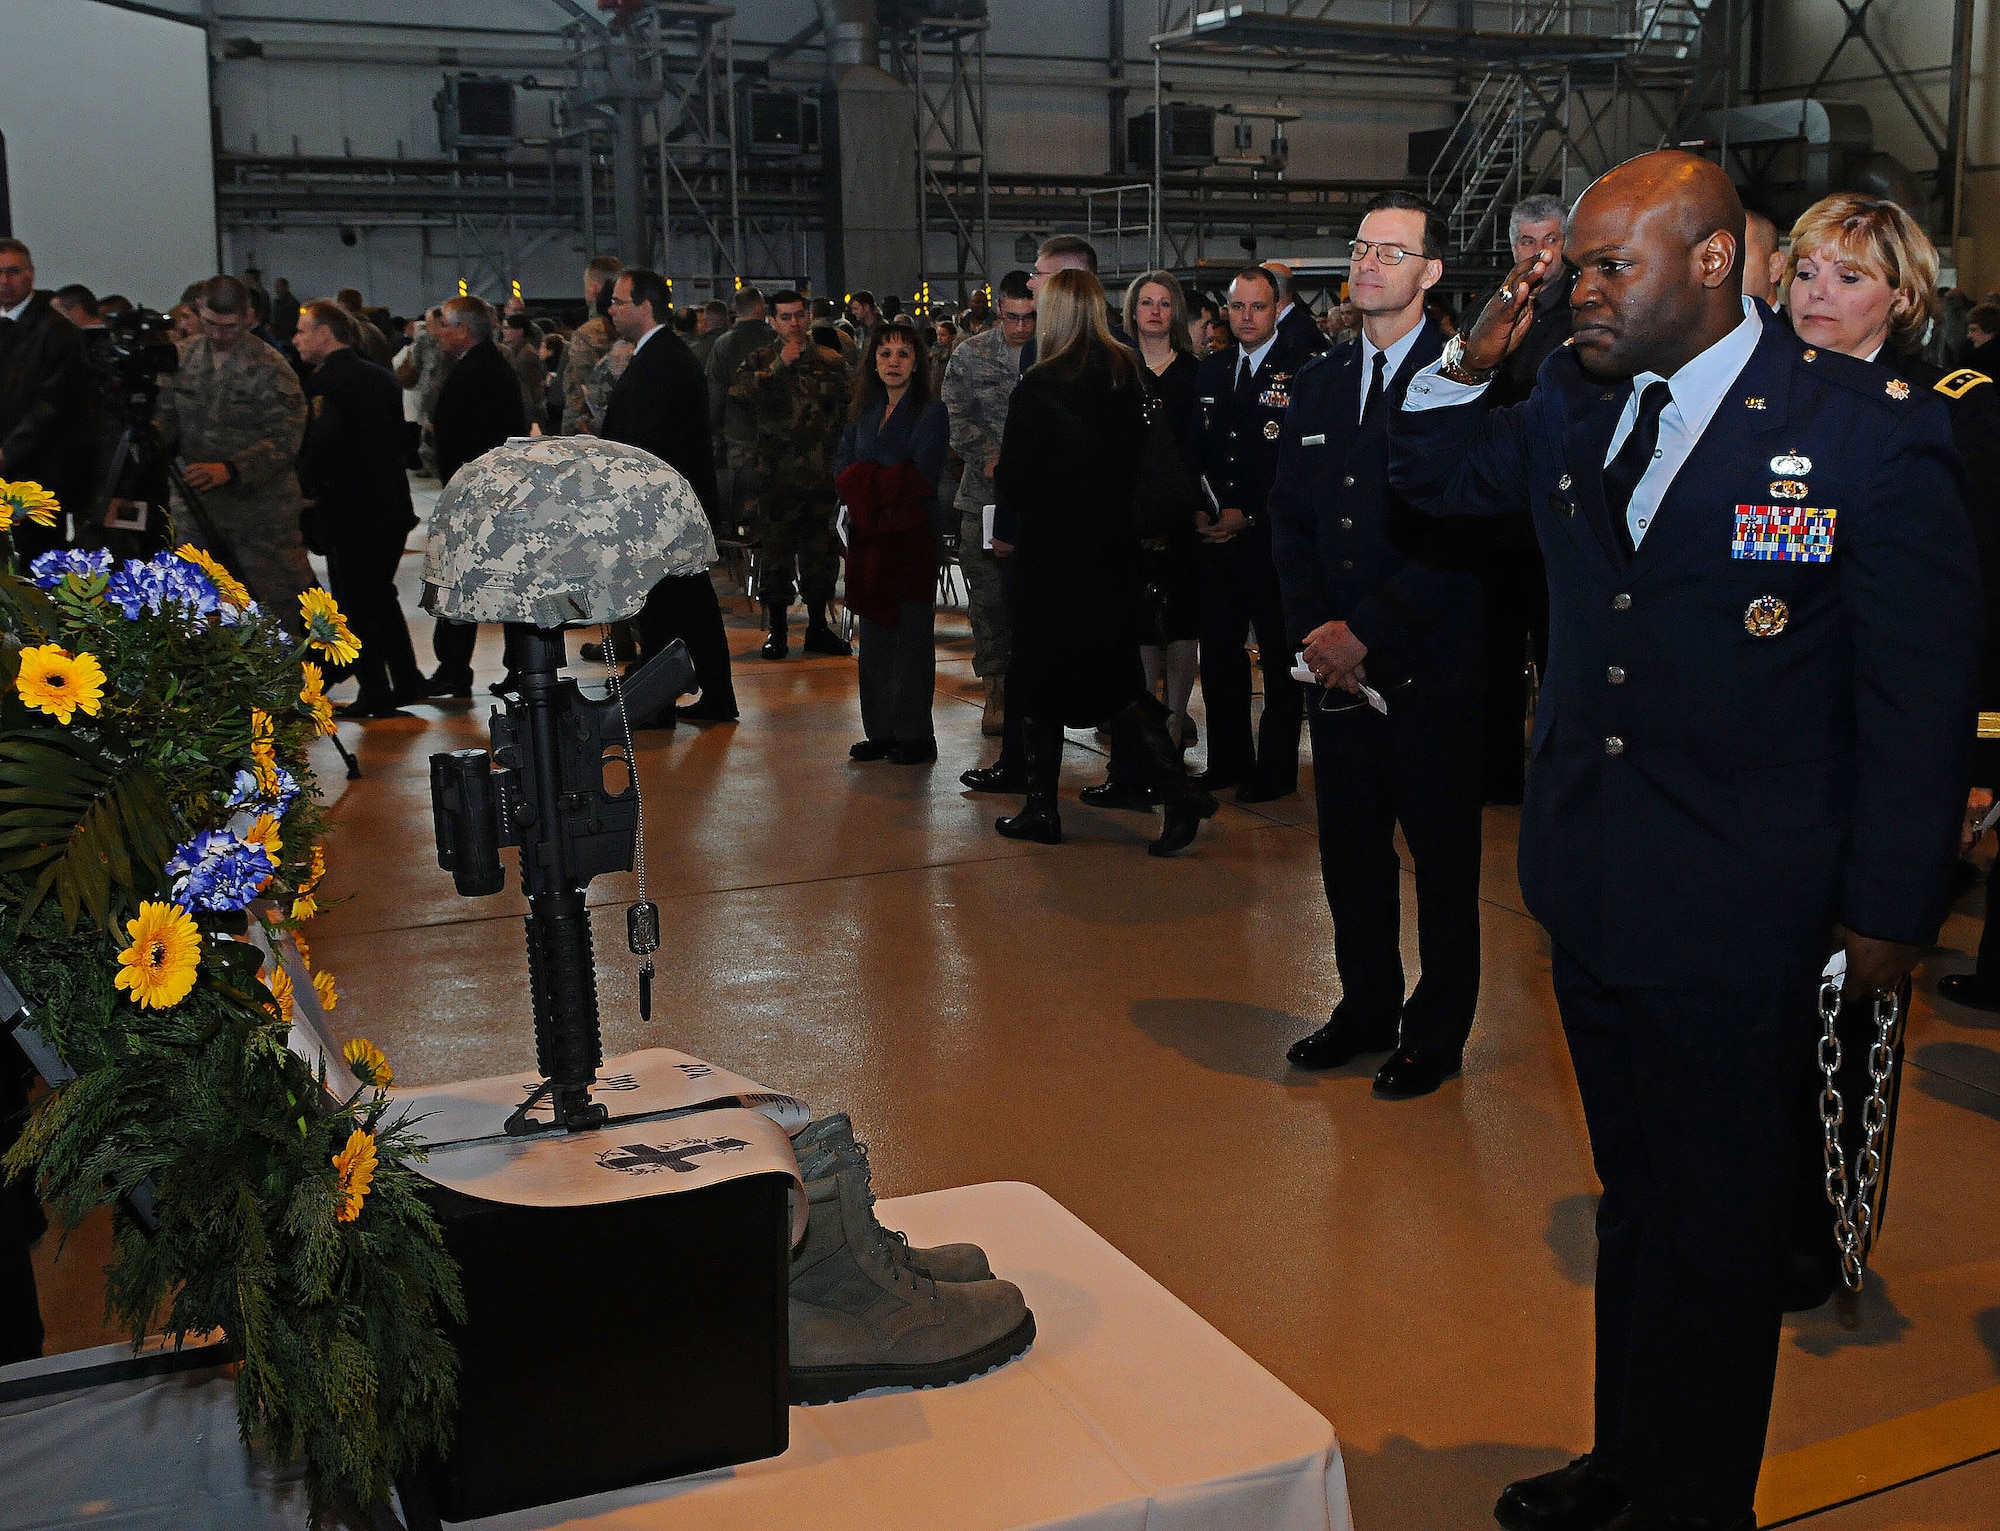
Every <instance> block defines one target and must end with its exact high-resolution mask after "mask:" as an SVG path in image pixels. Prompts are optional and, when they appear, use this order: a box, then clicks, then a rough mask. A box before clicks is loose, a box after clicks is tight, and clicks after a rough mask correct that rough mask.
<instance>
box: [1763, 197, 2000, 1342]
mask: <svg viewBox="0 0 2000 1531" xmlns="http://www.w3.org/2000/svg"><path fill="white" fill-rule="evenodd" d="M1786 259H1787V263H1788V265H1789V267H1790V274H1791V288H1790V302H1789V303H1788V304H1787V305H1786V310H1785V312H1786V314H1787V315H1788V316H1789V317H1790V319H1791V321H1792V328H1793V329H1794V330H1795V331H1796V332H1797V333H1798V336H1799V338H1800V339H1801V340H1803V341H1804V342H1805V343H1806V344H1807V345H1811V346H1817V347H1819V348H1820V349H1822V350H1827V351H1839V352H1841V353H1842V354H1844V355H1847V356H1857V357H1860V358H1861V359H1862V360H1863V361H1873V362H1875V363H1876V364H1877V365H1879V366H1882V367H1885V368H1887V369H1888V370H1889V371H1890V372H1892V373H1894V374H1895V376H1897V377H1898V378H1901V379H1902V380H1903V381H1904V382H1905V383H1907V384H1908V385H1909V387H1910V391H1911V392H1912V393H1930V394H1932V395H1934V396H1936V397H1938V398H1941V399H1943V400H1944V404H1945V409H1946V412H1947V413H1948V414H1949V415H1950V417H1951V428H1952V439H1953V442H1954V443H1955V444H1956V445H1957V447H1958V454H1959V456H1960V458H1961V459H1963V461H1964V465H1965V495H1966V500H1965V506H1966V512H1967V514H1968V517H1969V518H1970V520H1971V523H1972V535H1973V539H1974V540H1975V541H1976V542H1977V544H1978V546H1979V563H1980V569H1981V572H1982V573H1983V574H1984V576H1985V579H1984V584H1985V592H1986V610H1987V623H1986V645H1985V649H1984V651H1983V662H1982V665H1981V675H1980V684H1979V707H1980V714H1979V726H1978V729H1977V734H1978V738H1979V742H1978V743H1977V744H1976V745H1975V748H1974V754H1973V774H1972V781H1973V782H1974V783H1975V786H1974V789H1973V791H1972V792H1971V794H1970V795H1969V799H1968V802H1967V805H1966V815H1967V831H1966V835H1965V837H1964V838H1965V845H1966V849H1968V850H1969V849H1971V842H1972V840H1973V838H1974V836H1973V834H1972V830H1973V829H1974V828H1976V826H1977V824H1978V821H1979V819H1980V818H1981V817H1982V816H1983V815H1984V813H1985V812H1986V810H1987V809H1988V808H1990V807H1991V806H1992V802H1993V789H1994V788H1995V787H2000V737H1996V736H2000V621H1996V620H1994V618H1995V614H1996V611H1995V603H1996V601H2000V389H1996V388H1995V387H1994V385H1993V380H1992V379H1991V378H1990V377H1988V376H1987V375H1986V374H1985V373H1983V372H1978V371H1975V370H1973V369H1972V368H1970V367H1960V368H1957V369H1956V370H1953V371H1949V372H1948V371H1946V370H1945V369H1944V368H1943V367H1937V366H1933V365H1932V364H1931V363H1929V362H1927V361H1925V360H1924V359H1923V357H1922V355H1921V354H1920V353H1919V351H1918V347H1919V346H1921V345H1922V343H1923V338H1924V334H1925V332H1926V331H1927V330H1929V329H1930V327H1931V324H1932V321H1933V320H1935V319H1936V317H1937V312H1938V297H1937V286H1938V258H1937V250H1936V248H1935V247H1934V246H1933V245H1932V244H1931V242H1930V240H1929V238H1927V237H1926V236H1925V234H1924V231H1923V230H1922V229H1921V228H1919V227H1918V226H1917V223H1916V220H1915V219H1913V218H1912V217H1911V216H1910V215H1909V214H1908V213H1907V212H1905V211H1904V210H1903V209H1902V208H1901V207H1898V206H1897V205H1896V204H1895V203H1894V202H1890V201H1887V200H1886V199H1883V198H1880V197H1865V196H1862V195H1860V194H1859V193H1857V192H1838V193H1836V194H1835V195H1833V196H1831V197H1826V198H1824V199H1822V200H1821V201H1819V202H1816V203H1814V204H1813V205H1812V206H1811V207H1809V208H1807V209H1806V211H1805V212H1804V214H1803V215H1801V217H1800V218H1799V221H1798V222H1797V223H1796V224H1794V225H1793V227H1792V238H1791V251H1790V254H1789V256H1788V257H1786ZM1753 269H1754V268H1753ZM1885 386H1886V385H1885ZM1938 993H1940V994H1941V995H1943V996H1944V997H1945V998H1946V999H1950V1000H1955V1001H1957V1002H1958V1003H1959V1004H1969V1005H1972V1006H1974V1007H1975V1008H1978V1009H2000V877H1992V878H1989V879H1988V881H1987V885H1986V929H1985V932H1984V934H1983V935H1982V936H1981V937H1980V941H1979V962H1978V966H1977V967H1976V968H1975V970H1974V971H1972V972H1970V973H1960V974H1952V975H1950V976H1947V977H1944V978H1941V979H1939V980H1938ZM1841 1031H1842V1035H1843V1039H1844V1040H1845V1042H1846V1043H1847V1044H1848V1045H1847V1046H1846V1047H1845V1048H1844V1049H1843V1059H1842V1071H1841V1078H1840V1089H1841V1092H1842V1095H1843V1098H1844V1099H1845V1100H1847V1101H1849V1102H1854V1103H1855V1104H1853V1105H1850V1106H1849V1108H1848V1110H1847V1122H1846V1124H1845V1128H1844V1135H1845V1137H1846V1140H1847V1142H1846V1146H1847V1150H1848V1153H1849V1156H1850V1158H1849V1162H1850V1163H1853V1162H1855V1161H1854V1158H1853V1155H1854V1154H1855V1153H1856V1152H1858V1150H1859V1147H1860V1143H1861V1138H1862V1135H1863V1130H1864V1129H1863V1124H1862V1121H1861V1117H1862V1112H1861V1109H1860V1105H1859V1103H1860V1102H1862V1101H1865V1100H1866V1099H1867V1097H1868V1091H1869V1084H1870V1080H1869V1075H1868V1043H1869V1042H1871V1041H1872V1040H1873V1039H1874V1023H1873V1019H1872V1017H1871V1016H1870V1014H1869V1010H1868V1007H1865V1006H1862V1007H1850V1009H1849V1010H1848V1012H1847V1013H1846V1014H1844V1015H1843V1017H1842V1026H1841ZM1863 1032H1865V1033H1866V1040H1861V1037H1860V1034H1861V1033H1863ZM1808 1090H1809V1096H1810V1099H1809V1105H1810V1106H1812V1107H1814V1108H1815V1109H1812V1110H1811V1111H1810V1112H1809V1114H1808V1117H1807V1120H1806V1123H1805V1127H1804V1131H1803V1132H1802V1134H1801V1136H1800V1139H1799V1147H1800V1165H1799V1178H1798V1183H1797V1186H1796V1188H1795V1191H1794V1212H1793V1221H1792V1228H1793V1237H1794V1245H1793V1250H1792V1258H1791V1262H1790V1265H1789V1268H1788V1271H1787V1282H1786V1290H1785V1306H1786V1307H1787V1308H1788V1309H1799V1310H1803V1309H1807V1308H1816V1307H1818V1306H1819V1305H1820V1304H1821V1303H1823V1302H1825V1301H1826V1299H1827V1298H1828V1297H1829V1296H1830V1295H1832V1293H1833V1290H1834V1288H1835V1286H1836V1285H1837V1284H1838V1283H1839V1280H1840V1262H1839V1259H1838V1258H1837V1255H1836V1246H1835V1244H1834V1237H1833V1228H1834V1214H1833V1208H1832V1206H1831V1204H1830V1203H1829V1202H1828V1201H1827V1198H1826V1188H1825V1187H1826V1170H1825V1159H1824V1156H1825V1143H1824V1133H1823V1130H1822V1127H1821V1124H1820V1120H1819V1115H1818V1111H1817V1109H1816V1107H1817V1104H1818V1099H1819V1081H1818V1079H1817V1078H1816V1077H1815V1078H1814V1079H1812V1080H1809V1081H1808ZM1893 1128H1894V1122H1893V1120H1892V1121H1891V1122H1890V1123H1889V1124H1888V1129H1889V1130H1890V1131H1893ZM1885 1157H1886V1155H1885Z"/></svg>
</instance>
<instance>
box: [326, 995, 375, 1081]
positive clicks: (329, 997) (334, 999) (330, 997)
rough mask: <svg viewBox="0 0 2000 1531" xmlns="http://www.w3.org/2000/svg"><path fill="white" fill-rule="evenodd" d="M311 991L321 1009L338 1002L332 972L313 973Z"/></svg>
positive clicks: (338, 997)
mask: <svg viewBox="0 0 2000 1531" xmlns="http://www.w3.org/2000/svg"><path fill="white" fill-rule="evenodd" d="M313 991H314V992H315V993H317V994H318V995H319V1002H320V1005H321V1007H322V1008H323V1009H327V1010H331V1009H332V1008H333V1007H334V1006H335V1005H337V1004H339V1003H340V991H339V990H338V989H336V988H335V987H334V986H333V974H331V973H315V974H314V975H313ZM384 1083H387V1081H386V1080H385V1081H384Z"/></svg>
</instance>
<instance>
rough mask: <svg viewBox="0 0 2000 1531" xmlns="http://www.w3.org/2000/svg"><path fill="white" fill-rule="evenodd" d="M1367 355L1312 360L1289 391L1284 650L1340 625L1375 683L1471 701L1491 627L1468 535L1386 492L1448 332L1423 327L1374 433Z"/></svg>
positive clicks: (1277, 544) (1278, 528)
mask: <svg viewBox="0 0 2000 1531" xmlns="http://www.w3.org/2000/svg"><path fill="white" fill-rule="evenodd" d="M1362 349H1363V348H1362V347H1361V346H1360V345H1358V344H1357V345H1345V346H1340V347H1338V348H1337V349H1335V350H1333V351H1330V352H1327V353H1326V354H1325V355H1322V356H1316V357H1314V358H1313V359H1312V360H1311V361H1308V362H1307V363H1306V364H1305V365H1304V366H1303V367H1301V368H1300V369H1299V371H1298V375H1297V376H1296V377H1295V378H1294V379H1293V381H1292V404H1291V408H1290V409H1288V410H1287V411H1286V412H1285V419H1284V425H1283V428H1282V430H1281V431H1280V433H1279V436H1278V471H1277V477H1276V478H1275V479H1273V480H1272V483H1271V493H1270V497H1269V499H1268V500H1267V501H1266V507H1267V509H1268V510H1269V513H1270V520H1271V558H1272V561H1273V562H1274V563H1275V564H1276V565H1277V567H1278V589H1279V592H1280V594H1281V595H1282V597H1283V599H1284V606H1285V637H1286V639H1287V641H1288V642H1289V643H1290V645H1291V648H1292V649H1293V650H1294V651H1296V650H1298V649H1299V648H1301V647H1303V646H1304V644H1305V640H1306V635H1307V634H1308V633H1310V632H1312V631H1314V630H1315V629H1317V628H1319V627H1322V626H1324V625H1325V624H1326V623H1328V622H1345V623H1346V624H1347V625H1348V627H1349V628H1351V629H1352V630H1353V632H1354V636H1355V637H1357V638H1359V639H1360V640H1361V641H1362V642H1363V643H1365V644H1367V645H1368V659H1367V661H1366V668H1367V670H1368V672H1369V675H1370V676H1371V678H1373V679H1375V680H1377V681H1380V682H1383V683H1394V682H1397V681H1401V680H1405V679H1408V680H1411V681H1413V682H1417V683H1421V684H1422V685H1423V686H1424V687H1425V688H1426V689H1427V690H1430V691H1433V692H1435V693H1438V694H1443V695H1463V694H1465V693H1467V692H1469V691H1476V690H1478V689H1479V687H1481V686H1482V685H1483V684H1484V683H1485V668H1484V665H1483V663H1482V658H1481V656H1482V653H1483V649H1484V642H1485V624H1484V621H1483V618H1482V615H1481V613H1482V609H1483V598H1482V592H1481V588H1480V583H1479V575H1478V573H1477V572H1476V568H1477V565H1476V562H1475V554H1474V550H1473V548H1472V547H1471V539H1470V538H1469V537H1468V536H1467V535H1466V533H1467V531H1468V530H1469V529H1468V528H1466V527H1465V526H1463V525H1459V526H1453V525H1452V524H1451V523H1450V522H1447V521H1443V520H1440V519H1438V518H1436V517H1433V516H1427V515H1425V514H1424V513H1423V512H1422V511H1420V510H1418V509H1417V508H1416V507H1415V506H1413V505H1411V504H1410V503H1409V502H1408V501H1407V500H1405V499H1404V498H1403V497H1402V496H1401V495H1400V494H1398V493H1397V492H1396V491H1395V490H1394V489H1393V488H1392V487H1391V486H1390V483H1389V447H1388V422H1389V417H1390V415H1391V414H1392V413H1393V411H1394V410H1395V409H1396V408H1397V407H1398V406H1399V405H1400V404H1401V403H1402V401H1403V394H1404V392H1405V390H1407V389H1408V388H1409V386H1410V379H1411V378H1412V377H1414V376H1415V375H1416V374H1417V373H1418V372H1419V371H1420V370H1421V369H1422V368H1424V367H1426V366H1428V365H1429V364H1430V363H1432V362H1434V361H1436V360H1437V358H1438V353H1439V352H1440V351H1442V350H1443V349H1444V331H1443V330H1442V329H1441V328H1439V326H1438V323H1437V321H1436V320H1435V319H1426V320H1425V321H1424V325H1423V329H1422V331H1421V332H1420V333H1419V334H1418V336H1417V338H1416V340H1415V342H1414V343H1413V344H1412V345H1411V347H1410V350H1409V354H1408V355H1406V356H1405V357H1404V358H1403V361H1402V365H1401V366H1399V367H1398V368H1397V369H1396V371H1395V372H1394V373H1393V374H1392V375H1390V376H1389V377H1388V379H1387V381H1386V385H1385V388H1384V393H1385V395H1386V397H1385V399H1384V407H1383V408H1382V409H1381V410H1380V411H1379V412H1377V413H1376V415H1375V416H1374V417H1373V418H1372V419H1370V420H1369V421H1368V423H1367V424H1366V425H1363V424H1362V423H1361V392H1362V388H1363V387H1364V386H1365V383H1366V378H1365V377H1364V375H1363V370H1362Z"/></svg>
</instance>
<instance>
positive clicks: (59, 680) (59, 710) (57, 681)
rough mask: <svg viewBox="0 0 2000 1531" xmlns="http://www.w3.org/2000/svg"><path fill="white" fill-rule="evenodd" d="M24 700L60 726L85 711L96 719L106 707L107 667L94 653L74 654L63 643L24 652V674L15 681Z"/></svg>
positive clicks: (22, 658) (22, 655)
mask: <svg viewBox="0 0 2000 1531" xmlns="http://www.w3.org/2000/svg"><path fill="white" fill-rule="evenodd" d="M14 689H15V690H16V691H18V692H19V693H20V694H21V700H22V701H24V702H26V703H27V704H28V705H29V706H30V707H32V708H34V709H35V710H36V711H37V712H46V713H48V714H49V715H50V716H52V717H53V718H54V719H55V720H56V721H57V722H58V723H67V722H68V721H69V720H70V718H71V717H72V716H73V715H74V714H76V713H77V712H79V711H81V712H84V713H87V714H88V715H89V716H91V717H93V718H94V717H96V716H97V714H98V713H99V712H100V711H101V710H102V709H103V706H104V666H103V665H101V664H99V663H98V662H97V656H96V655H95V654H91V653H82V654H72V653H70V652H68V651H67V650H66V649H64V648H62V647H61V646H60V645H59V644H54V643H43V644H39V645H37V646H36V647H34V648H28V649H22V650H21V673H20V675H19V676H18V677H17V678H16V679H15V681H14Z"/></svg>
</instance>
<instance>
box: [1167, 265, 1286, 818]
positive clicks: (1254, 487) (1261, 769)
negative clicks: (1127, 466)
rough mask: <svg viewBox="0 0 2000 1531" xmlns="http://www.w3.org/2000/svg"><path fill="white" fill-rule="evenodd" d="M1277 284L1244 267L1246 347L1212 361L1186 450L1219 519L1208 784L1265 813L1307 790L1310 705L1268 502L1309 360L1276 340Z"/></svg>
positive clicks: (1206, 552) (1234, 305)
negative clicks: (1259, 707)
mask: <svg viewBox="0 0 2000 1531" xmlns="http://www.w3.org/2000/svg"><path fill="white" fill-rule="evenodd" d="M1277 323H1278V284H1277V282H1276V280H1275V279H1274V278H1273V277H1272V275H1271V273H1270V272H1268V271H1266V270H1265V269H1264V268H1263V267H1262V266H1246V267H1244V268H1243V270H1241V271H1239V272H1238V273H1237V274H1236V280H1235V281H1233V282H1231V283H1230V284H1229V327H1230V329H1231V331H1232V332H1234V334H1235V336H1236V343H1235V344H1234V345H1232V346H1231V347H1230V348H1229V349H1228V350H1226V351H1223V352H1221V353H1220V354H1218V355H1215V356H1211V357H1209V358H1208V359H1207V360H1206V361H1204V362H1203V363H1202V364H1201V371H1200V372H1199V373H1197V374H1196V376H1195V402H1194V418H1193V422H1192V429H1191V430H1190V431H1189V432H1188V435H1187V437H1186V439H1187V440H1188V442H1189V455H1190V457H1191V459H1192V461H1191V466H1192V468H1193V470H1194V471H1195V472H1196V473H1198V474H1199V475H1200V476H1201V479H1202V481H1203V483H1204V484H1205V485H1206V488H1207V493H1208V497H1209V499H1210V501H1211V507H1212V514H1211V516H1210V518H1209V519H1208V520H1207V521H1206V522H1205V523H1204V524H1203V525H1201V526H1200V527H1199V528H1198V530H1199V532H1200V534H1201V539H1202V546H1201V548H1200V550H1199V551H1200V561H1201V694H1202V700H1203V701H1204V702H1205V703H1206V705H1207V708H1208V770H1207V772H1206V773H1205V774H1204V775H1203V776H1202V779H1201V781H1202V785H1203V786H1204V787H1207V788H1210V789H1211V790H1213V789H1215V788H1218V787H1231V786H1233V787H1235V788H1236V789H1237V790H1236V800H1237V801H1238V802H1239V803H1265V802H1269V801H1271V800H1272V799H1273V798H1279V797H1284V796H1286V795H1287V794H1288V793H1292V792H1296V791H1298V789H1299V720H1300V716H1301V714H1302V712H1303V709H1304V700H1303V697H1302V694H1301V692H1300V690H1299V683H1298V682H1297V681H1295V680H1293V679H1292V656H1291V650H1290V649H1288V648H1286V646H1285V630H1284V629H1285V624H1284V615H1283V610H1282V608H1281V606H1280V603H1279V599H1278V576H1277V571H1276V570H1275V569H1274V568H1273V567H1272V564H1271V527H1270V523H1269V521H1268V519H1267V518H1266V515H1265V508H1264V500H1265V496H1267V495H1268V494H1269V493H1270V491H1271V476H1272V474H1274V473H1275V472H1277V468H1278V431H1279V429H1280V427H1281V424H1282V422H1283V420H1284V418H1285V407H1286V406H1287V405H1288V404H1290V403H1291V401H1292V391H1291V390H1292V377H1293V375H1294V374H1295V373H1296V372H1297V371H1298V369H1299V368H1300V367H1301V366H1302V365H1303V364H1304V363H1305V362H1306V361H1307V360H1308V358H1309V357H1310V354H1311V353H1310V352H1308V351H1306V350H1305V349H1303V348H1302V347H1301V346H1300V345H1299V343H1297V342H1296V341H1293V340H1290V339H1287V338H1286V337H1285V336H1283V335H1280V334H1278V333H1277ZM1246 628H1247V629H1249V630H1251V631H1254V632H1255V634H1256V636H1257V662H1258V665H1259V667H1260V668H1261V669H1262V670H1263V672H1264V717H1263V721H1262V722H1261V724H1260V725H1259V726H1258V729H1257V734H1256V738H1255V741H1254V742H1253V740H1252V736H1251V731H1250V659H1249V656H1248V655H1247V654H1245V653H1244V651H1243V634H1244V631H1245V630H1246Z"/></svg>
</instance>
